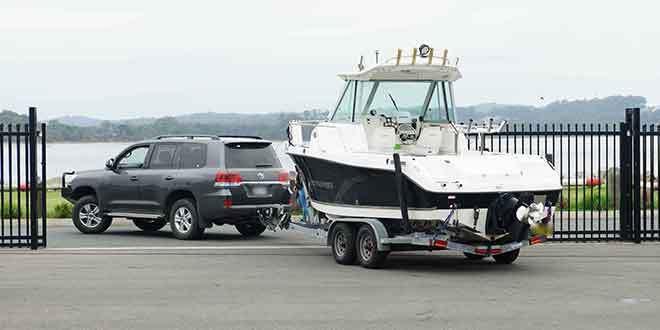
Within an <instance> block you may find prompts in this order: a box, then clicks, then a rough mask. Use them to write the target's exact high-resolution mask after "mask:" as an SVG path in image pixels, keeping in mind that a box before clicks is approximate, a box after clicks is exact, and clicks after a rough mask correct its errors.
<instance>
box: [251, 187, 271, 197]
mask: <svg viewBox="0 0 660 330" xmlns="http://www.w3.org/2000/svg"><path fill="white" fill-rule="evenodd" d="M252 195H268V190H267V189H266V187H254V188H252Z"/></svg>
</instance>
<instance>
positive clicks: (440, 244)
mask: <svg viewBox="0 0 660 330" xmlns="http://www.w3.org/2000/svg"><path fill="white" fill-rule="evenodd" d="M433 246H434V247H437V248H441V249H446V248H447V241H443V240H440V239H436V240H435V241H434V242H433Z"/></svg>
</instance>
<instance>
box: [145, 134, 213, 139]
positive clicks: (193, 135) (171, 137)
mask: <svg viewBox="0 0 660 330" xmlns="http://www.w3.org/2000/svg"><path fill="white" fill-rule="evenodd" d="M176 138H186V139H195V138H204V139H211V140H219V137H218V136H216V135H204V134H180V135H177V134H174V135H159V136H157V137H155V138H154V140H163V139H176Z"/></svg>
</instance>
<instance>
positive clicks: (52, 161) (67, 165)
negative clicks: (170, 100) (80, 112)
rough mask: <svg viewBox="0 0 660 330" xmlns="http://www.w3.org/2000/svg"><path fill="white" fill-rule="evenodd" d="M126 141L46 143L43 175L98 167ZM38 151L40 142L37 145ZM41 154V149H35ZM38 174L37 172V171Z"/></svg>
mask: <svg viewBox="0 0 660 330" xmlns="http://www.w3.org/2000/svg"><path fill="white" fill-rule="evenodd" d="M130 145H131V143H130V142H103V143H47V144H46V157H47V158H46V177H47V178H49V179H51V178H57V177H60V176H61V175H62V173H64V172H69V171H85V170H93V169H102V168H104V167H105V162H106V161H107V160H108V159H110V158H115V157H116V156H117V155H118V154H119V153H120V152H121V151H122V150H124V148H126V147H128V146H130ZM12 147H13V151H12V181H13V182H12V185H13V186H15V185H16V177H17V175H16V149H15V148H16V145H15V144H14V145H13V146H12ZM24 147H25V146H24V145H23V146H22V148H21V154H20V163H21V183H25V172H24V171H25V165H24V164H25V149H24ZM284 147H285V144H284V142H274V148H275V150H276V152H277V155H278V156H279V158H280V161H281V162H282V165H283V166H284V167H285V168H288V169H291V170H293V168H294V166H293V162H292V161H291V159H290V158H289V156H287V155H286V154H285V153H284ZM8 148H9V146H8V145H7V143H5V144H4V153H3V157H2V158H3V159H2V161H3V162H7V161H8V156H9V155H8V150H9V149H8ZM39 150H41V145H39ZM39 154H41V152H39ZM5 167H6V166H3V170H4V171H5V172H4V181H5V185H7V184H8V177H9V176H8V175H9V172H8V169H7V168H5ZM40 174H41V173H40Z"/></svg>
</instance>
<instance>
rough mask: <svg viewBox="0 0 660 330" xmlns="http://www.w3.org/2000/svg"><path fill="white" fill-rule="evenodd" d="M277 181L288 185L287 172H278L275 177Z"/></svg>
mask: <svg viewBox="0 0 660 330" xmlns="http://www.w3.org/2000/svg"><path fill="white" fill-rule="evenodd" d="M277 181H279V182H282V183H289V172H280V174H279V175H278V176H277Z"/></svg>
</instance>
